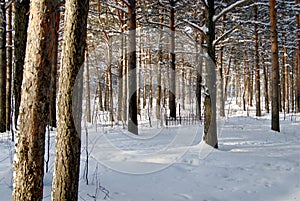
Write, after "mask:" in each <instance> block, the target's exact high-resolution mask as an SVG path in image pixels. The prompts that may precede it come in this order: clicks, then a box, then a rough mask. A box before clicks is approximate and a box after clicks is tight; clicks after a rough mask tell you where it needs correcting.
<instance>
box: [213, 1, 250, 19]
mask: <svg viewBox="0 0 300 201" xmlns="http://www.w3.org/2000/svg"><path fill="white" fill-rule="evenodd" d="M248 1H250V0H239V1H237V2H235V3H234V4H231V5H230V6H228V7H227V8H224V9H223V10H222V11H221V12H220V13H219V14H218V15H215V16H214V18H213V21H214V22H216V21H218V20H219V19H220V17H222V16H223V15H225V14H226V13H228V12H230V11H232V10H233V9H235V8H236V7H238V6H241V5H243V4H245V3H247V2H248Z"/></svg>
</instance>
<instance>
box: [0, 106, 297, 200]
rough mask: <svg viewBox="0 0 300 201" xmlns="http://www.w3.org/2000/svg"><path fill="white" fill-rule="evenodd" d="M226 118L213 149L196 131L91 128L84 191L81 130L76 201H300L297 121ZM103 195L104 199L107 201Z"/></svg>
mask: <svg viewBox="0 0 300 201" xmlns="http://www.w3.org/2000/svg"><path fill="white" fill-rule="evenodd" d="M251 116H252V117H247V115H246V114H244V113H241V112H234V113H231V114H230V116H229V118H226V119H223V120H221V122H220V127H219V149H218V150H215V149H212V148H211V147H209V146H208V145H206V144H205V143H203V142H201V133H202V125H197V126H195V125H194V126H181V127H173V128H168V129H167V128H164V129H150V128H147V127H144V128H142V133H141V135H140V136H132V135H128V133H127V132H125V131H124V130H123V129H122V128H118V127H116V128H109V127H108V128H101V127H98V128H97V131H96V129H95V128H94V127H92V126H91V127H90V129H89V137H88V142H89V143H88V151H89V154H90V155H89V168H88V183H89V184H88V185H87V184H86V179H85V177H84V173H85V170H86V168H85V161H86V138H85V131H83V133H82V160H81V172H80V176H81V177H80V189H79V200H86V201H88V200H104V198H106V200H113V201H153V200H156V201H184V200H194V201H253V200H255V201H260V200H261V201H297V200H298V201H300V115H298V116H296V115H287V118H286V120H283V119H282V120H281V132H280V133H277V132H273V131H271V130H270V117H269V116H268V115H265V116H263V117H260V118H256V117H254V115H251ZM8 135H9V134H0V195H1V196H0V200H1V201H2V200H3V201H7V200H11V192H12V159H13V144H12V143H10V142H9V141H8V140H7V136H8ZM54 135H55V133H54V132H53V133H51V153H50V154H51V155H50V156H51V157H50V166H49V170H50V171H49V173H45V177H44V186H45V187H44V196H45V199H44V200H51V197H50V196H51V182H52V172H53V157H54V155H53V153H54V139H55V136H54ZM106 195H107V196H106Z"/></svg>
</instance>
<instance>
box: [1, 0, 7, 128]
mask: <svg viewBox="0 0 300 201" xmlns="http://www.w3.org/2000/svg"><path fill="white" fill-rule="evenodd" d="M5 131H6V12H5V1H4V0H1V1H0V133H1V132H5Z"/></svg>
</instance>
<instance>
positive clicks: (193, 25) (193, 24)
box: [183, 19, 208, 35]
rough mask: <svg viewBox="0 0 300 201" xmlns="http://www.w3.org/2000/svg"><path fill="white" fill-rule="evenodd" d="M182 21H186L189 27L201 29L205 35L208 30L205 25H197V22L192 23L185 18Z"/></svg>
mask: <svg viewBox="0 0 300 201" xmlns="http://www.w3.org/2000/svg"><path fill="white" fill-rule="evenodd" d="M183 21H184V22H186V23H187V24H189V25H190V26H191V27H193V28H195V29H197V30H199V31H201V32H202V33H204V34H205V35H206V34H207V32H208V29H207V27H206V26H205V25H203V26H201V27H200V26H199V25H197V24H195V23H193V22H190V21H188V20H187V19H184V20H183Z"/></svg>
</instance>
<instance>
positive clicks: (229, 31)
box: [213, 24, 241, 46]
mask: <svg viewBox="0 0 300 201" xmlns="http://www.w3.org/2000/svg"><path fill="white" fill-rule="evenodd" d="M240 25H241V24H237V25H236V26H234V27H233V28H232V29H230V30H228V31H226V32H225V33H224V34H222V36H220V37H219V38H217V39H216V40H214V42H213V46H216V45H217V44H218V43H219V42H220V41H221V40H223V39H224V38H226V37H227V36H228V35H229V34H231V33H233V32H235V31H236V30H237V28H238V27H239V26H240Z"/></svg>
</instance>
